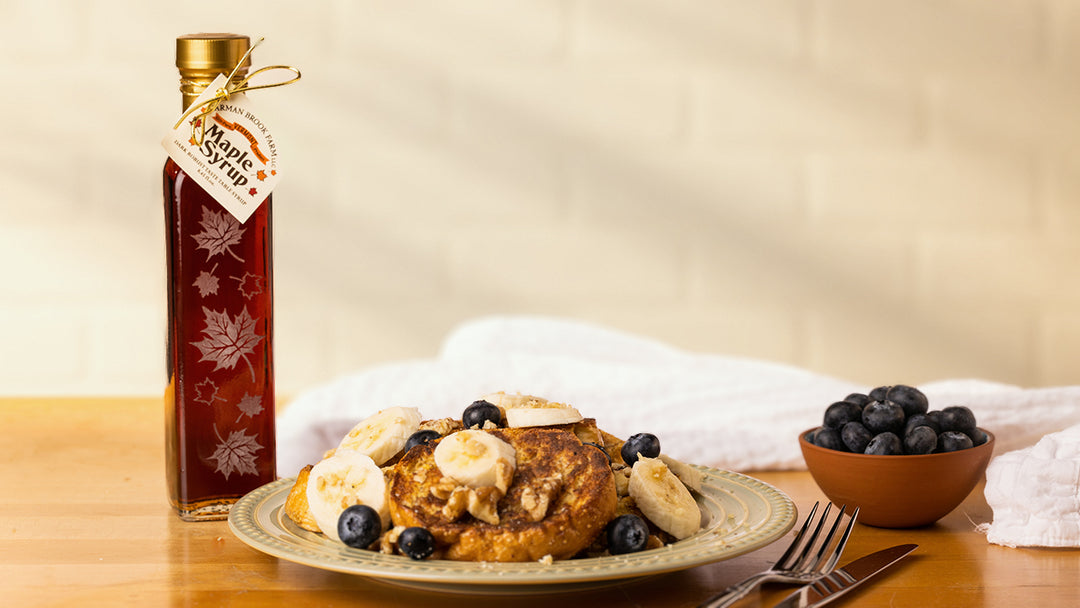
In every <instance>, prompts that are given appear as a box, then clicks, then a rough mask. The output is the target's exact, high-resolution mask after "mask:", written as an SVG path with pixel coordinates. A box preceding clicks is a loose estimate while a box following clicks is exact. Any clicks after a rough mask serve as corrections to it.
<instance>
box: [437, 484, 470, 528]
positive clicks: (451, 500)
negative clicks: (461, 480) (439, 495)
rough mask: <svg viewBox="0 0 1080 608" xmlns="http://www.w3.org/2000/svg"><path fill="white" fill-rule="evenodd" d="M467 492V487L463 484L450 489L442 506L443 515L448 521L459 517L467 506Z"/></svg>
mask: <svg viewBox="0 0 1080 608" xmlns="http://www.w3.org/2000/svg"><path fill="white" fill-rule="evenodd" d="M469 493H470V492H469V488H466V487H465V486H457V487H455V488H454V489H453V490H451V492H450V495H449V496H448V497H447V498H446V504H445V505H443V508H442V514H443V517H445V518H446V519H448V520H450V521H457V520H458V519H460V518H461V516H462V515H464V514H465V511H466V510H467V509H468V508H469Z"/></svg>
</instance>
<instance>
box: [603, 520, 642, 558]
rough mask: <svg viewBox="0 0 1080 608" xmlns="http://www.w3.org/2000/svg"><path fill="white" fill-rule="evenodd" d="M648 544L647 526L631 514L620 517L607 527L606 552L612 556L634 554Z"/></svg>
mask: <svg viewBox="0 0 1080 608" xmlns="http://www.w3.org/2000/svg"><path fill="white" fill-rule="evenodd" d="M648 542H649V526H647V525H645V520H643V519H641V518H640V517H638V516H637V515H634V514H633V513H627V514H625V515H620V516H618V517H616V518H615V519H613V520H611V523H609V524H608V525H607V543H608V551H611V554H612V555H621V554H623V553H636V552H638V551H641V550H642V549H644V548H645V545H646V544H648Z"/></svg>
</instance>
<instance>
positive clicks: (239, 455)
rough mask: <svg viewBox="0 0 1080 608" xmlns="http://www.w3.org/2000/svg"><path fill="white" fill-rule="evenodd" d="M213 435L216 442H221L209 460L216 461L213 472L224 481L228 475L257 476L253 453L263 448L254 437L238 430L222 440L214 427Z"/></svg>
mask: <svg viewBox="0 0 1080 608" xmlns="http://www.w3.org/2000/svg"><path fill="white" fill-rule="evenodd" d="M214 434H215V435H217V438H218V441H220V442H221V443H219V444H218V445H217V448H216V449H215V450H214V454H213V455H212V456H210V458H211V459H213V460H216V461H217V469H215V472H217V473H221V474H222V475H224V476H225V479H228V478H229V475H231V474H233V473H239V474H241V475H248V474H250V475H258V474H259V471H258V469H256V468H255V452H258V451H259V450H261V449H262V448H263V446H261V445H259V443H258V442H257V441H255V439H256V436H255V435H248V434H247V433H245V432H244V430H243V429H240V430H239V431H233V432H232V433H229V438H228V439H222V438H221V434H220V433H218V430H217V427H216V426H215V427H214Z"/></svg>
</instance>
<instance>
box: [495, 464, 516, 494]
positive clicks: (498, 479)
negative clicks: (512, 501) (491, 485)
mask: <svg viewBox="0 0 1080 608" xmlns="http://www.w3.org/2000/svg"><path fill="white" fill-rule="evenodd" d="M513 480H514V465H512V464H510V462H509V461H507V460H506V459H505V458H500V459H498V460H496V461H495V487H496V488H498V489H499V492H501V493H502V495H503V496H506V491H507V490H508V489H509V488H510V482H512V481H513Z"/></svg>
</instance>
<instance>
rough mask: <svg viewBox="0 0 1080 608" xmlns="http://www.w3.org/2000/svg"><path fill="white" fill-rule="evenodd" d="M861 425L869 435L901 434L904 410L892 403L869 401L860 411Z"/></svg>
mask: <svg viewBox="0 0 1080 608" xmlns="http://www.w3.org/2000/svg"><path fill="white" fill-rule="evenodd" d="M862 423H863V426H865V427H866V428H867V429H868V430H869V431H870V432H871V433H873V434H875V435H877V434H879V433H894V434H897V433H902V432H903V431H904V408H902V407H900V406H899V405H896V404H895V403H893V402H892V401H871V402H870V403H867V404H866V407H864V408H863V411H862Z"/></svg>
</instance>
